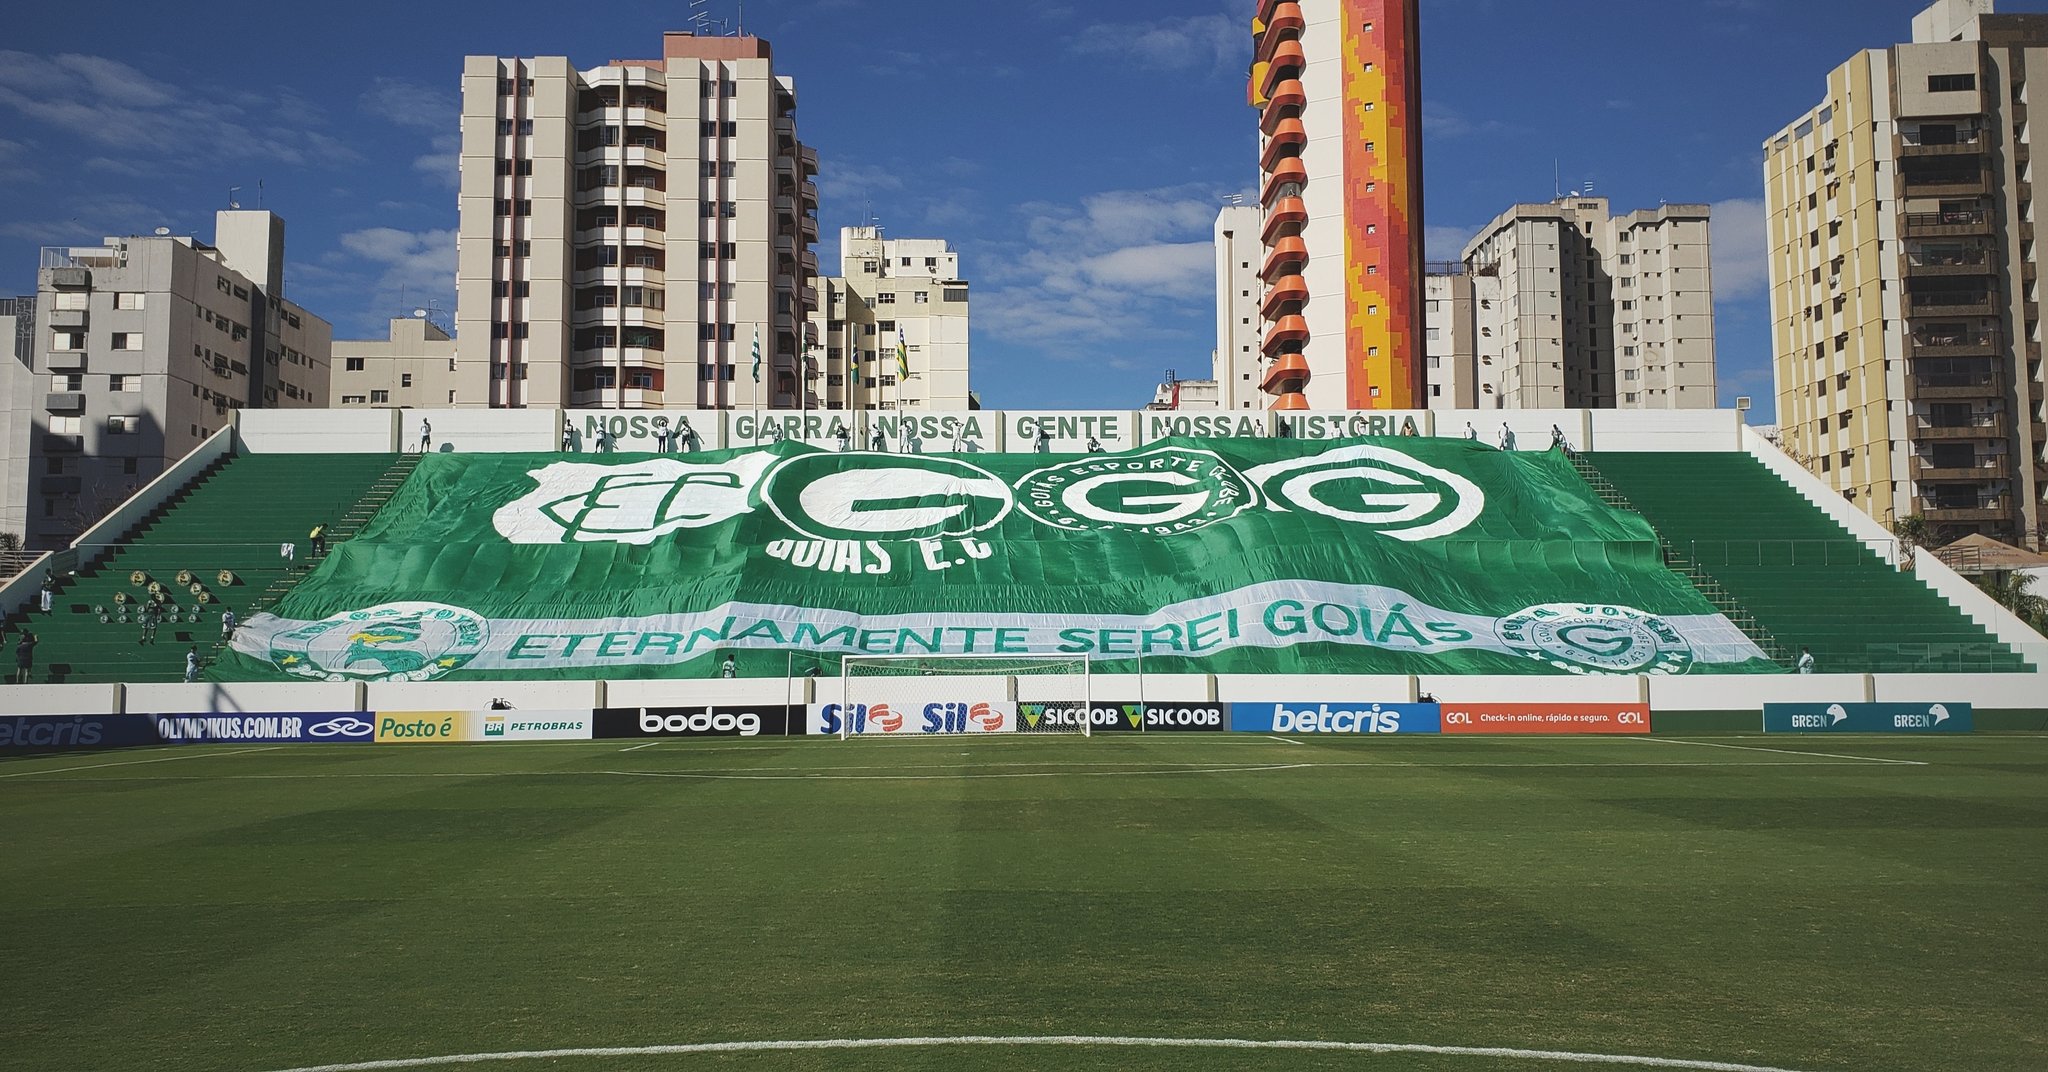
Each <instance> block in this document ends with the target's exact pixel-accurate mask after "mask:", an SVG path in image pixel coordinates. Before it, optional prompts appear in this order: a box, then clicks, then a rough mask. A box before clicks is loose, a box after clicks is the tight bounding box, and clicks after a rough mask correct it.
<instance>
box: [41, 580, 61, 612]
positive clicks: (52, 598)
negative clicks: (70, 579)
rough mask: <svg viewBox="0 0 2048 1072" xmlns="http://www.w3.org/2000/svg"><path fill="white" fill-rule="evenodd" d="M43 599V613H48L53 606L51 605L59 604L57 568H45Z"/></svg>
mask: <svg viewBox="0 0 2048 1072" xmlns="http://www.w3.org/2000/svg"><path fill="white" fill-rule="evenodd" d="M42 600H43V602H42V607H43V613H44V614H48V613H50V608H51V607H54V606H56V605H57V571H56V570H44V571H43V592H42Z"/></svg>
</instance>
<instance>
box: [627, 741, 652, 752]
mask: <svg viewBox="0 0 2048 1072" xmlns="http://www.w3.org/2000/svg"><path fill="white" fill-rule="evenodd" d="M660 743H661V742H660V741H649V742H647V743H646V744H636V745H634V746H633V747H631V748H621V749H619V751H621V752H638V751H640V750H641V749H643V748H653V747H654V746H655V745H658V744H660Z"/></svg>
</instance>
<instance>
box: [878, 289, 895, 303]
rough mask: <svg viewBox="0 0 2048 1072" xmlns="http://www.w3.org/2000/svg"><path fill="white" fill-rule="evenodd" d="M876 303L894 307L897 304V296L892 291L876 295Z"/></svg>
mask: <svg viewBox="0 0 2048 1072" xmlns="http://www.w3.org/2000/svg"><path fill="white" fill-rule="evenodd" d="M875 301H877V302H879V303H881V304H883V305H894V304H896V295H895V293H894V292H892V291H886V290H885V291H883V292H882V293H880V294H877V295H875Z"/></svg>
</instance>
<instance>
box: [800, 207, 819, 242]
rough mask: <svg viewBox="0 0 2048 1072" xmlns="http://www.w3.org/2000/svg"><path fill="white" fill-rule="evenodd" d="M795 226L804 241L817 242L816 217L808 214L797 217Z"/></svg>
mask: <svg viewBox="0 0 2048 1072" xmlns="http://www.w3.org/2000/svg"><path fill="white" fill-rule="evenodd" d="M796 225H797V229H798V230H800V231H802V232H803V236H804V241H806V242H816V241H817V240H818V217H816V216H812V215H809V214H808V213H807V214H805V215H802V216H798V217H797V218H796Z"/></svg>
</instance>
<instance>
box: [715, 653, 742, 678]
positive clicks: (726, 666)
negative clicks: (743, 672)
mask: <svg viewBox="0 0 2048 1072" xmlns="http://www.w3.org/2000/svg"><path fill="white" fill-rule="evenodd" d="M718 676H719V677H722V678H724V679H726V680H727V681H730V680H732V679H733V678H736V677H738V676H740V667H739V663H738V662H736V661H734V659H733V657H732V656H730V655H727V656H726V657H725V661H724V662H722V663H719V664H718Z"/></svg>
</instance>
